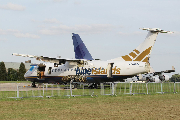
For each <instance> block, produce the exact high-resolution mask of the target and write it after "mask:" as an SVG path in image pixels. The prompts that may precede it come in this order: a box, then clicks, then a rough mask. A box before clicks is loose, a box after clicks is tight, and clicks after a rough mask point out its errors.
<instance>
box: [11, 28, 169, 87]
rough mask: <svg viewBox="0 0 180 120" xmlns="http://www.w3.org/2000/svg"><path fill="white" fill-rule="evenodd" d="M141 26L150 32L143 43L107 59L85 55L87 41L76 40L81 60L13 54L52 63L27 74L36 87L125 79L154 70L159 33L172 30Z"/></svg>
mask: <svg viewBox="0 0 180 120" xmlns="http://www.w3.org/2000/svg"><path fill="white" fill-rule="evenodd" d="M141 29H142V30H147V31H149V32H148V35H147V37H146V39H145V40H144V42H143V43H141V44H140V45H139V46H138V47H137V48H136V49H134V50H133V51H132V52H131V53H129V54H127V55H124V56H121V57H118V58H115V59H110V60H107V61H101V60H96V59H95V60H94V59H93V58H92V56H91V55H90V54H84V53H87V52H84V51H83V49H80V48H83V47H82V46H83V43H80V44H79V43H78V42H77V43H75V42H73V44H74V46H75V48H74V51H75V54H76V51H80V52H81V55H82V57H84V59H81V58H80V59H79V58H78V55H77V57H76V58H77V59H63V58H49V57H44V56H34V55H25V54H17V53H13V55H15V56H23V57H30V58H36V60H40V61H44V62H49V63H41V64H38V65H31V68H30V69H29V70H28V71H27V72H26V74H25V75H24V77H25V78H26V79H27V80H29V81H32V82H33V83H32V86H35V82H44V83H45V82H46V83H68V82H70V81H71V80H74V81H77V82H89V83H101V82H113V81H124V80H123V79H126V78H130V77H133V76H135V75H138V74H142V73H148V72H149V71H150V63H149V57H150V53H151V51H152V48H153V46H154V43H155V41H156V37H157V35H158V33H172V32H170V31H164V30H161V29H159V28H141ZM73 36H74V37H73V39H77V38H78V37H77V36H76V34H73ZM81 45H82V46H81ZM80 46H81V47H80ZM86 49H87V48H86ZM84 50H85V49H84Z"/></svg>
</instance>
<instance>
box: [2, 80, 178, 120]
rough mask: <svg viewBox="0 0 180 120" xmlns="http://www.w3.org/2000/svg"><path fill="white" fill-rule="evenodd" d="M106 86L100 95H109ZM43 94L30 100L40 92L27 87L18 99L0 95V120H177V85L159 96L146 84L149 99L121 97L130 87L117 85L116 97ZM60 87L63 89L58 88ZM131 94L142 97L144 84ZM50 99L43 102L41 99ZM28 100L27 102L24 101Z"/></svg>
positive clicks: (156, 88)
mask: <svg viewBox="0 0 180 120" xmlns="http://www.w3.org/2000/svg"><path fill="white" fill-rule="evenodd" d="M108 86H109V85H107V86H106V87H105V89H104V91H103V92H104V94H110V93H111V90H110V89H109V88H108ZM48 87H52V88H53V89H54V90H53V91H52V90H51V89H50V90H45V91H44V97H43V98H35V97H34V96H39V95H41V96H42V95H43V91H42V88H41V90H38V88H35V89H32V88H30V89H31V90H28V87H27V88H26V87H22V88H19V89H20V91H19V97H25V98H22V99H10V98H8V97H16V95H17V92H16V91H0V111H1V114H0V119H2V120H3V119H4V120H7V119H8V120H19V119H22V120H35V119H41V120H46V119H48V120H49V119H53V120H54V119H58V120H59V119H65V120H66V119H67V120H70V119H81V120H84V119H112V120H113V119H114V120H117V119H168V120H169V119H173V120H174V119H179V118H180V102H179V100H180V94H179V93H180V92H179V89H180V84H179V83H178V84H176V85H175V90H176V91H177V93H176V94H174V93H173V91H174V84H173V83H164V84H163V87H162V89H163V91H164V92H165V94H159V93H157V92H160V91H161V84H159V83H158V84H148V90H149V93H150V94H149V95H145V94H135V95H130V94H125V93H129V92H130V88H131V84H117V86H116V89H115V93H116V95H117V96H109V95H107V96H103V95H102V91H101V89H74V90H73V95H82V94H84V95H91V94H92V93H94V95H97V96H94V97H91V96H77V97H68V96H65V95H70V90H69V89H60V90H56V88H57V87H58V86H57V85H54V86H51V85H48ZM60 87H63V86H62V85H61V86H60ZM131 91H132V93H146V92H147V89H146V84H133V85H132V89H131ZM51 95H53V96H54V97H51V98H46V97H45V96H51ZM26 97H28V98H26Z"/></svg>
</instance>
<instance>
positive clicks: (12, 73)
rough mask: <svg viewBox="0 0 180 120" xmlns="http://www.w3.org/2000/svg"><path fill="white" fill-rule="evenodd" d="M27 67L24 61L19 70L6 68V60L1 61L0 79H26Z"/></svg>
mask: <svg viewBox="0 0 180 120" xmlns="http://www.w3.org/2000/svg"><path fill="white" fill-rule="evenodd" d="M25 73H26V68H25V65H24V63H23V62H21V64H20V66H19V70H15V69H13V68H8V69H7V70H6V67H5V64H4V62H0V81H17V80H18V81H25V78H24V74H25Z"/></svg>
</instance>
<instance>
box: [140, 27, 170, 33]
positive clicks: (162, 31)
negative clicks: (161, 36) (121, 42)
mask: <svg viewBox="0 0 180 120" xmlns="http://www.w3.org/2000/svg"><path fill="white" fill-rule="evenodd" d="M139 29H142V30H147V31H151V32H160V33H173V32H171V31H164V30H162V29H160V28H139Z"/></svg>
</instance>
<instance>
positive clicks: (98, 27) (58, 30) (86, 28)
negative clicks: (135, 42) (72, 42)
mask: <svg viewBox="0 0 180 120" xmlns="http://www.w3.org/2000/svg"><path fill="white" fill-rule="evenodd" d="M112 28H114V26H113V25H110V24H92V25H75V26H67V25H59V26H52V27H49V28H44V29H41V30H40V31H39V32H40V33H41V34H46V35H58V34H64V33H81V34H97V33H104V32H108V31H111V30H112Z"/></svg>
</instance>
